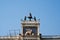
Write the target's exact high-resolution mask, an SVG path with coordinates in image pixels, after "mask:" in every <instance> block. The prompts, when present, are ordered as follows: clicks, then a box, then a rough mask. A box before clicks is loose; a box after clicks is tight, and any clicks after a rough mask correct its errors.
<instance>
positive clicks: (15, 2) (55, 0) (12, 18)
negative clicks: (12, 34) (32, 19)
mask: <svg viewBox="0 0 60 40" xmlns="http://www.w3.org/2000/svg"><path fill="white" fill-rule="evenodd" d="M30 12H31V13H32V15H33V16H36V17H37V19H40V33H42V34H43V35H60V0H0V35H1V36H4V35H9V30H16V29H20V32H21V24H20V23H21V19H23V18H24V16H28V14H29V13H30Z"/></svg>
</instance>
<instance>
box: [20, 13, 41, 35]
mask: <svg viewBox="0 0 60 40" xmlns="http://www.w3.org/2000/svg"><path fill="white" fill-rule="evenodd" d="M21 24H22V34H23V36H37V35H39V25H40V23H39V21H37V20H36V17H35V16H34V17H32V14H31V13H29V16H25V17H24V20H23V21H22V22H21Z"/></svg>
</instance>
